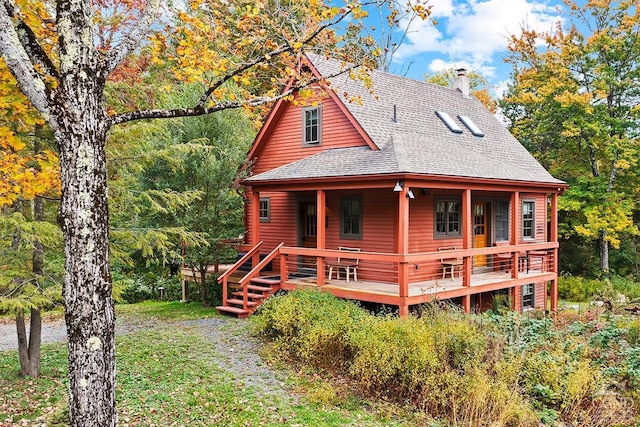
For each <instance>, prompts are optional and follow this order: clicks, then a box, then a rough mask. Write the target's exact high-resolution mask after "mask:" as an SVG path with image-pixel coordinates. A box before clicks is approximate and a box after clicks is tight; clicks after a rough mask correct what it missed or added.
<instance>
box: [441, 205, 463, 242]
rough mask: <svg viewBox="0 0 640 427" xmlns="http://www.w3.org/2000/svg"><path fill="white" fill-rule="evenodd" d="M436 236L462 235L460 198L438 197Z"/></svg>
mask: <svg viewBox="0 0 640 427" xmlns="http://www.w3.org/2000/svg"><path fill="white" fill-rule="evenodd" d="M435 214H436V217H435V228H436V230H435V234H436V237H451V236H460V199H446V198H438V199H436V206H435Z"/></svg>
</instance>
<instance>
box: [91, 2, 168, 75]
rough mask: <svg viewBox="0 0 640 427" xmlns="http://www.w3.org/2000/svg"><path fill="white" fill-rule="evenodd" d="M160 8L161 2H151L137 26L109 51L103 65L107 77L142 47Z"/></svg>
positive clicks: (148, 3)
mask: <svg viewBox="0 0 640 427" xmlns="http://www.w3.org/2000/svg"><path fill="white" fill-rule="evenodd" d="M159 8H160V0H149V1H148V2H147V5H146V7H145V8H144V11H143V12H142V15H141V16H140V19H138V22H137V23H136V25H135V26H134V27H133V28H132V29H131V30H130V31H129V33H128V34H127V35H126V36H125V37H124V39H123V40H122V41H121V42H120V44H118V45H117V46H115V47H114V48H113V49H111V50H110V51H109V53H108V54H107V57H106V58H105V61H104V64H103V67H102V69H103V71H104V73H105V76H106V75H108V74H109V73H110V72H111V71H113V70H114V69H115V68H116V67H117V66H118V64H119V63H120V62H122V60H124V58H126V57H127V56H128V55H129V54H130V53H131V52H133V51H134V50H135V49H136V48H138V47H140V44H141V43H142V39H144V37H145V36H146V35H147V32H148V31H149V27H151V24H153V21H154V20H155V19H156V17H157V15H158V10H159Z"/></svg>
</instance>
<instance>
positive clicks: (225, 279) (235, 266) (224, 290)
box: [218, 240, 262, 310]
mask: <svg viewBox="0 0 640 427" xmlns="http://www.w3.org/2000/svg"><path fill="white" fill-rule="evenodd" d="M260 246H262V240H261V241H259V242H258V243H257V244H256V245H255V246H254V247H252V248H251V249H249V250H248V251H247V253H246V254H244V255H243V256H242V258H240V259H239V260H238V261H236V263H235V264H233V266H232V267H231V268H230V269H228V270H227V271H225V272H224V273H222V274H221V275H220V276H219V277H218V283H222V305H227V293H228V278H229V276H230V275H232V274H233V273H235V272H236V271H237V270H238V269H239V268H240V267H241V266H242V265H243V264H244V263H245V262H247V260H249V258H251V257H252V256H253V254H255V253H256V251H257V250H258V249H260ZM245 310H246V307H245Z"/></svg>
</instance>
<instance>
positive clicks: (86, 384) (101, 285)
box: [0, 0, 356, 427]
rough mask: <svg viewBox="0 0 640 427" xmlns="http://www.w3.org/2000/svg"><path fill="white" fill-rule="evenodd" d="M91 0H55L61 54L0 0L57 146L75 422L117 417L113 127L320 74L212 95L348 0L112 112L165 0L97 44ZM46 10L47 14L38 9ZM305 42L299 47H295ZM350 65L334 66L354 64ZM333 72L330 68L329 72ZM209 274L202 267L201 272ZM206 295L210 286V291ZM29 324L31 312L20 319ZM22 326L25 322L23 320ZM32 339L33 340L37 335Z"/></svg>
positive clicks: (19, 64) (6, 51) (28, 84)
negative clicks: (201, 79) (188, 80)
mask: <svg viewBox="0 0 640 427" xmlns="http://www.w3.org/2000/svg"><path fill="white" fill-rule="evenodd" d="M93 4H94V2H92V1H91V0H73V1H72V0H58V1H56V2H55V9H56V10H55V16H54V20H55V33H56V34H55V36H56V37H55V39H56V40H57V46H56V50H57V52H56V53H57V58H56V59H55V60H54V59H52V57H50V56H49V54H48V53H47V52H46V51H45V49H44V48H43V46H42V45H41V44H40V40H38V38H37V37H36V35H35V32H34V31H33V30H32V29H31V28H30V27H29V26H28V24H27V22H25V21H24V20H23V16H22V14H21V13H20V10H19V9H18V7H17V5H16V2H15V0H0V54H1V55H2V58H3V60H4V62H5V63H6V65H7V67H8V68H9V70H10V71H11V73H12V75H13V76H14V77H15V79H16V80H17V82H18V85H19V87H20V90H21V91H22V92H23V93H24V94H25V95H26V96H27V97H28V98H29V100H30V101H31V103H32V104H33V106H34V107H35V108H36V109H37V110H38V111H39V112H40V114H41V115H42V117H43V118H44V119H45V120H46V121H47V124H48V125H49V127H50V128H51V130H52V131H53V134H54V137H55V141H56V144H57V146H58V151H59V156H60V168H61V181H62V201H61V204H60V209H59V213H58V222H59V224H60V226H61V228H62V231H63V235H64V249H65V278H64V287H63V297H64V304H65V321H66V326H67V334H68V348H69V390H70V398H69V416H70V420H71V425H72V426H74V427H76V426H77V427H79V426H91V427H93V426H100V427H102V426H115V425H116V424H117V417H116V409H115V343H114V326H115V315H114V307H113V299H112V285H111V276H110V273H109V251H108V245H109V215H108V206H107V173H106V157H105V142H106V134H107V131H108V130H109V128H110V127H111V126H113V125H117V124H119V123H125V122H127V121H131V120H139V119H151V118H171V117H187V116H200V115H203V114H209V113H213V112H216V111H220V110H225V109H229V108H239V107H242V106H245V105H254V106H257V105H261V104H266V103H270V102H273V101H276V100H278V99H281V98H283V97H286V96H288V95H290V94H292V93H294V92H295V91H296V90H298V89H300V88H302V87H304V86H306V85H308V84H311V83H314V82H316V81H317V80H315V79H311V80H307V81H304V82H302V83H300V85H299V86H297V85H292V86H288V89H287V90H285V91H283V92H282V93H281V94H280V95H278V96H275V97H259V96H258V97H255V98H247V99H244V100H234V101H224V100H215V101H214V102H213V105H208V103H209V102H210V101H211V97H212V94H213V93H214V92H215V90H216V89H217V88H219V87H221V86H222V85H224V84H225V83H226V82H229V81H232V80H233V79H234V78H235V77H237V76H240V75H241V74H242V73H244V72H245V71H247V70H248V69H250V68H253V67H256V66H261V65H264V64H269V63H270V62H271V61H273V60H274V58H276V57H278V56H280V55H284V54H292V53H295V52H298V53H300V49H301V48H302V46H304V45H307V44H309V43H311V42H312V41H313V40H314V39H315V38H316V37H317V36H318V35H319V34H320V33H321V32H322V31H324V30H325V29H327V28H328V27H331V26H335V25H336V24H338V23H339V22H340V21H342V20H343V19H344V18H345V17H346V16H347V15H349V14H350V13H351V9H346V11H345V12H344V13H342V14H339V15H338V16H336V17H334V19H333V21H331V20H330V21H325V22H323V23H322V24H321V25H319V26H318V27H317V28H312V30H311V32H310V33H309V34H305V35H304V37H303V38H302V40H301V41H300V42H299V41H298V40H295V41H296V43H292V40H288V39H286V38H285V40H284V41H282V43H281V44H280V45H278V46H276V47H274V48H273V49H272V50H270V51H266V50H265V51H264V52H263V51H258V52H257V53H255V54H252V55H254V56H253V57H251V58H248V59H247V61H246V62H244V63H243V62H242V61H241V62H240V63H239V65H238V66H237V68H234V69H230V70H228V72H227V73H225V74H222V75H220V76H219V77H217V78H216V79H215V81H213V82H212V83H211V84H210V86H209V87H208V88H207V89H206V90H205V91H204V93H203V96H202V98H201V99H200V100H199V101H198V104H197V105H195V106H192V107H188V108H177V109H166V110H162V109H160V110H154V109H150V110H139V111H130V112H125V113H121V114H118V115H113V116H109V117H108V116H107V115H106V113H105V107H104V105H103V102H104V101H103V95H104V86H105V82H106V80H107V77H108V76H109V74H110V73H111V72H112V71H113V70H114V69H115V68H116V66H117V65H118V64H119V63H120V62H122V60H123V59H124V58H126V57H127V56H128V55H129V54H130V53H132V52H133V51H134V50H135V49H137V48H138V47H139V46H141V44H142V43H143V40H144V38H145V36H146V34H147V32H148V31H149V28H150V27H151V26H152V24H153V21H154V19H155V16H156V15H157V13H158V10H159V5H160V0H148V1H147V2H144V3H143V4H144V10H142V11H141V13H140V15H139V16H138V19H137V21H136V22H135V24H134V25H132V26H131V27H130V28H129V29H128V30H127V31H123V33H122V34H119V37H118V39H119V42H118V44H117V45H115V46H110V47H109V48H108V49H107V48H105V47H104V46H103V47H101V49H98V48H97V47H96V46H94V40H95V37H94V36H95V35H94V32H93V26H94V24H95V22H96V21H95V19H96V16H95V15H94V11H93ZM38 18H39V19H43V18H42V17H38ZM294 45H299V47H296V48H294V47H292V46H294ZM355 67H356V65H352V66H349V67H346V68H345V69H343V70H340V71H339V72H337V73H336V75H337V74H343V73H347V72H349V71H351V70H352V69H353V68H355ZM324 77H332V76H324ZM202 276H203V279H204V273H203V275H202ZM203 295H204V292H203ZM22 323H23V324H24V319H22ZM23 330H24V328H23ZM34 343H35V342H34Z"/></svg>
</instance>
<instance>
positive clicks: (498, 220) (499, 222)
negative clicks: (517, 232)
mask: <svg viewBox="0 0 640 427" xmlns="http://www.w3.org/2000/svg"><path fill="white" fill-rule="evenodd" d="M494 217H495V218H494V220H495V239H496V240H495V241H496V242H505V241H508V240H509V202H507V201H505V200H497V201H496V203H495V214H494Z"/></svg>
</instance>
